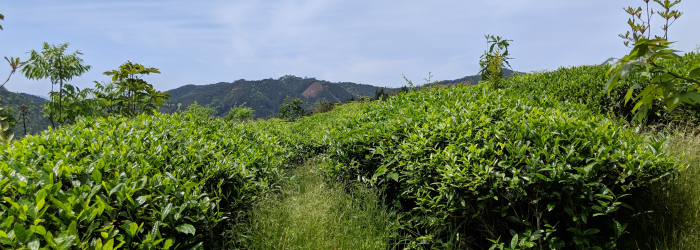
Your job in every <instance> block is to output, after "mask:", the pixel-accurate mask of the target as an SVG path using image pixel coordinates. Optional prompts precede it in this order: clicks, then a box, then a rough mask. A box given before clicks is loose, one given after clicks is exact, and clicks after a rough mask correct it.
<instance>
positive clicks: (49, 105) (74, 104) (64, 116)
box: [43, 84, 103, 124]
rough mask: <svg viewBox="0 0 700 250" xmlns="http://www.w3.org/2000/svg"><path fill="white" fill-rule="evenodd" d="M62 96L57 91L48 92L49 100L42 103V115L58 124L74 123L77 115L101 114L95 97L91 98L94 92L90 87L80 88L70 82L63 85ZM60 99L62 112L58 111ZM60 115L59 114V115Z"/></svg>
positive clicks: (92, 115) (90, 115)
mask: <svg viewBox="0 0 700 250" xmlns="http://www.w3.org/2000/svg"><path fill="white" fill-rule="evenodd" d="M64 89H65V90H64V91H63V97H61V96H59V93H57V92H51V93H49V98H51V100H50V101H47V102H45V103H44V107H43V108H44V117H45V118H47V119H49V120H51V121H57V122H58V123H59V124H72V123H75V121H76V119H77V118H78V117H95V116H102V114H103V113H102V109H101V107H100V105H99V104H100V103H99V101H98V100H97V99H95V98H91V97H92V96H93V94H94V91H93V90H92V89H89V88H86V89H83V90H81V89H80V88H78V87H74V86H73V85H70V84H65V85H64ZM61 98H62V99H63V100H62V103H63V105H62V107H63V112H59V110H60V109H61V106H59V103H61V101H60V99H61ZM59 115H60V116H59Z"/></svg>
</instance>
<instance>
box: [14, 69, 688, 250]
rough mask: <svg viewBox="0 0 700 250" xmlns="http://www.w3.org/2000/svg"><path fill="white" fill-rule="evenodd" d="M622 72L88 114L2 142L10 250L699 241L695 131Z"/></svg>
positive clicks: (636, 245) (560, 73)
mask: <svg viewBox="0 0 700 250" xmlns="http://www.w3.org/2000/svg"><path fill="white" fill-rule="evenodd" d="M606 70H607V66H582V67H571V68H561V69H558V70H555V71H551V72H533V73H529V74H525V75H519V76H515V77H512V78H510V79H508V80H507V81H506V82H505V88H503V89H492V88H489V87H488V86H486V85H484V84H479V85H457V86H452V87H440V86H433V87H432V88H422V90H421V91H409V92H408V93H401V94H398V95H395V96H392V97H390V98H388V99H385V100H382V101H375V102H353V103H349V104H344V105H340V106H338V107H336V108H335V109H333V110H332V111H330V112H327V113H320V114H315V115H313V116H309V117H304V118H302V119H299V120H297V121H295V122H285V121H282V120H279V119H269V120H257V121H250V122H227V121H224V120H223V119H220V118H203V117H196V116H193V115H181V114H177V113H176V114H172V115H169V114H155V115H150V116H148V115H141V116H137V117H135V118H86V119H79V120H78V121H77V122H76V123H75V124H73V125H70V126H64V127H62V128H60V129H58V130H49V131H45V132H43V133H41V134H40V135H35V136H28V137H26V138H22V139H21V140H16V141H14V142H13V143H11V144H9V145H4V146H0V196H2V200H0V207H1V210H0V221H1V223H0V248H3V249H264V248H268V247H269V248H274V249H330V248H339V249H346V248H347V249H357V248H359V249H386V248H389V249H694V246H697V245H692V244H691V243H689V242H692V241H691V239H697V238H698V236H700V230H698V228H696V227H697V226H688V227H682V228H681V227H677V226H674V225H695V224H698V223H697V222H698V217H697V212H698V211H699V210H698V209H699V208H700V203H697V201H698V200H700V199H699V198H700V195H698V194H697V193H694V192H692V191H689V190H692V189H693V188H696V189H697V188H698V187H700V184H698V183H697V181H695V180H694V179H697V178H692V177H694V176H697V175H698V173H700V171H698V170H697V167H698V166H697V165H698V161H697V158H695V156H696V155H697V153H698V152H697V150H696V149H694V147H692V146H690V145H700V144H697V141H698V140H696V139H694V138H696V137H695V136H696V134H695V133H694V132H697V131H694V127H690V128H687V129H683V130H681V129H677V130H674V129H673V127H672V126H665V127H663V128H659V127H657V128H656V130H651V128H649V127H644V128H643V129H635V128H634V127H633V126H631V125H630V123H629V117H628V116H629V109H627V107H626V106H625V105H623V104H622V103H621V102H622V101H623V100H622V99H621V97H622V96H621V95H620V92H619V91H613V93H612V94H611V95H606V94H605V92H603V87H604V85H605V79H604V72H605V71H606ZM679 70H682V69H679ZM620 89H624V90H626V88H625V87H624V86H623V87H620ZM622 93H624V92H622ZM626 112H627V113H626ZM678 112H681V113H682V115H677V114H665V113H663V112H661V111H659V112H657V113H658V114H657V118H654V119H652V120H650V122H658V123H661V122H663V123H664V124H668V123H672V122H676V121H691V122H692V121H695V120H694V119H695V118H696V116H695V113H693V112H694V109H692V108H688V109H683V110H680V111H678ZM676 132H677V133H676ZM674 133H675V136H673V134H674ZM309 164H311V166H309ZM300 166H306V167H300ZM300 171H301V172H300ZM309 173H312V174H311V175H309ZM290 190H296V191H290ZM343 194H345V196H343ZM368 197H369V198H368ZM298 200H302V201H303V202H298ZM321 201H325V203H324V202H321ZM652 201H653V202H652ZM659 201H663V203H660V202H659ZM308 204H318V205H313V206H311V205H308ZM276 207H280V208H284V209H275V208H276ZM659 208H660V209H659ZM290 211H295V212H293V213H292V212H290ZM313 211H316V212H318V211H322V212H323V213H326V215H328V216H321V215H319V216H316V215H314V214H311V213H312V212H313ZM368 211H369V212H368ZM307 212H308V213H309V215H308V216H307V215H304V213H307ZM693 213H695V214H693ZM346 214H348V215H349V216H346ZM674 216H675V217H674ZM319 218H321V219H319ZM334 218H337V219H334ZM309 221H318V223H320V224H314V223H310V224H309ZM681 221H682V223H686V224H682V223H681ZM370 222H372V223H370ZM338 225H340V226H338ZM343 227H348V228H347V230H345V229H343ZM351 228H356V229H357V230H350V229H351ZM330 229H332V230H330ZM314 234H315V235H316V236H314ZM348 235H350V236H352V237H350V236H348ZM363 237H371V239H370V238H363ZM693 237H695V238H693ZM304 239H306V240H304ZM314 239H326V240H323V241H319V243H318V244H319V245H303V247H302V246H301V245H300V244H306V242H310V241H313V240H314ZM334 239H343V240H342V241H333V240H334ZM347 239H356V241H357V242H355V243H357V244H354V243H353V242H348V240H347ZM368 239H370V240H368ZM350 241H352V240H350ZM671 241H673V242H671ZM331 243H332V244H331ZM336 243H337V244H336ZM290 244H292V245H290ZM294 244H296V245H294ZM323 244H326V245H323Z"/></svg>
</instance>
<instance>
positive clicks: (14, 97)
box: [0, 88, 51, 138]
mask: <svg viewBox="0 0 700 250" xmlns="http://www.w3.org/2000/svg"><path fill="white" fill-rule="evenodd" d="M0 98H2V99H0V104H1V105H2V107H3V108H5V109H6V110H7V111H8V112H9V111H11V114H12V115H13V116H14V119H16V120H17V122H18V123H17V124H15V126H14V127H12V133H14V135H15V138H22V137H24V135H25V134H24V124H23V123H22V121H20V120H21V115H20V107H22V106H23V105H24V106H27V107H28V109H29V114H28V117H27V123H26V125H27V134H36V133H39V132H41V131H43V130H45V129H47V128H48V127H49V126H51V121H49V120H48V119H46V118H44V117H43V114H44V111H43V109H42V106H43V105H44V102H45V101H46V100H44V99H43V98H41V97H38V96H33V95H29V94H24V93H12V92H10V91H8V90H7V89H5V88H0Z"/></svg>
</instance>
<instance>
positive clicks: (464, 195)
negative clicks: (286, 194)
mask: <svg viewBox="0 0 700 250" xmlns="http://www.w3.org/2000/svg"><path fill="white" fill-rule="evenodd" d="M623 127H624V126H623V124H620V123H619V122H617V121H616V120H614V119H609V118H605V117H603V116H600V115H597V114H595V113H594V112H590V111H588V110H587V109H586V108H585V107H584V106H582V105H575V104H567V103H561V102H559V101H558V100H557V99H556V98H553V97H551V96H547V95H543V96H534V97H529V98H528V97H527V96H525V95H521V94H519V93H517V92H513V91H504V90H499V91H492V90H488V89H487V88H485V87H483V86H474V87H469V86H458V87H455V88H449V89H429V90H426V91H425V92H424V93H416V92H412V93H409V94H405V95H400V96H398V97H396V98H391V99H389V100H388V101H386V102H380V103H374V105H372V106H371V107H369V108H367V109H366V110H365V112H363V113H362V115H361V116H360V117H359V118H358V119H354V120H352V121H351V122H349V123H348V124H347V125H346V127H345V128H344V129H346V130H347V131H348V132H347V134H346V136H344V137H343V136H341V138H340V139H336V141H335V142H332V143H331V144H332V146H331V149H330V150H329V151H330V152H331V154H332V157H333V158H334V159H335V160H337V164H335V165H332V166H331V167H329V169H328V170H329V171H330V173H331V174H332V175H334V176H337V177H341V178H352V179H358V180H363V181H365V182H368V183H371V184H374V185H378V186H381V187H383V188H386V190H387V195H388V197H389V199H390V200H391V201H392V204H393V206H394V207H395V208H397V209H399V210H400V211H402V213H400V214H399V215H398V218H397V221H399V222H401V225H400V226H399V228H402V229H403V233H404V236H405V238H408V240H407V241H404V242H403V244H405V246H406V247H409V248H410V247H424V248H435V247H442V248H448V249H453V248H481V249H484V248H486V247H488V246H489V245H492V247H494V248H500V249H504V248H505V249H514V248H517V249H521V248H525V249H527V248H532V247H535V246H539V247H540V249H562V248H565V249H574V248H578V249H595V248H597V247H600V248H607V249H613V248H616V242H617V241H618V239H619V238H620V237H623V235H624V233H625V225H626V223H627V222H628V221H630V220H631V218H632V217H631V213H632V211H630V210H629V209H628V208H627V205H625V204H627V203H629V202H632V201H634V200H637V199H644V198H645V197H644V194H645V192H647V191H648V186H649V185H650V183H652V182H654V181H657V180H660V179H664V177H666V176H669V175H670V174H673V173H674V172H675V171H676V170H678V168H679V165H678V164H677V163H676V162H675V161H674V160H673V159H671V158H670V157H669V156H668V155H667V154H666V153H664V152H663V151H662V150H661V147H662V145H663V142H654V143H651V144H649V143H646V142H645V140H644V139H643V138H641V137H639V136H637V135H636V134H635V133H634V132H633V131H630V130H628V129H624V128H623ZM487 239H490V240H492V241H493V242H490V241H487ZM504 242H505V243H506V244H505V245H504V244H503V243H504Z"/></svg>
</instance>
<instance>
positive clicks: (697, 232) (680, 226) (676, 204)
mask: <svg viewBox="0 0 700 250" xmlns="http://www.w3.org/2000/svg"><path fill="white" fill-rule="evenodd" d="M676 131H682V132H678V133H676V134H675V135H674V136H673V137H672V138H671V139H670V140H669V141H668V142H667V144H666V149H667V150H669V151H670V152H672V153H673V154H676V155H679V156H682V158H681V162H682V163H683V164H685V165H686V169H685V170H683V171H682V172H681V173H679V174H678V176H677V178H676V179H675V180H673V181H671V182H670V183H666V184H659V185H658V186H657V187H655V190H654V195H653V197H651V198H650V199H648V204H645V205H646V207H642V209H644V210H651V211H654V212H653V213H647V214H644V215H642V216H640V217H639V221H637V222H636V223H634V224H635V227H633V228H631V229H632V230H634V232H632V233H633V235H632V237H633V239H634V241H635V242H634V243H635V245H636V247H637V248H638V249H659V250H661V249H674V250H675V249H688V250H691V249H700V135H699V134H700V131H698V129H697V128H695V129H677V130H676ZM637 224H638V225H637Z"/></svg>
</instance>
